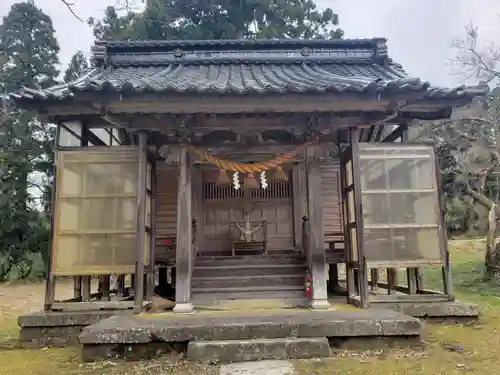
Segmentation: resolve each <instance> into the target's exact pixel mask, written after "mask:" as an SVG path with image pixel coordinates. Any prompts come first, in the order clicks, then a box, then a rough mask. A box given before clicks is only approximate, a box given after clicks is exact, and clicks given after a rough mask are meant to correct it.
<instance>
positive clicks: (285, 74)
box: [11, 38, 484, 100]
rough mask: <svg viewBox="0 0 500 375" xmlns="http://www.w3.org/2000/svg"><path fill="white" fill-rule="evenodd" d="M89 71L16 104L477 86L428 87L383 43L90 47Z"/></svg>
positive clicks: (456, 92)
mask: <svg viewBox="0 0 500 375" xmlns="http://www.w3.org/2000/svg"><path fill="white" fill-rule="evenodd" d="M93 61H94V65H95V66H94V67H93V68H92V69H91V70H90V71H88V72H87V73H86V74H84V75H83V76H82V77H81V78H79V79H78V80H76V81H74V82H71V83H69V84H64V85H58V86H54V87H51V88H49V89H46V90H33V89H28V88H24V89H23V90H22V91H21V92H19V93H16V94H12V95H11V96H12V97H13V98H14V99H17V100H23V99H25V100H63V99H71V98H74V97H75V96H77V93H78V92H103V93H104V92H117V93H134V92H135V93H146V92H155V93H195V94H210V93H215V94H265V93H269V94H272V93H276V94H285V93H306V92H316V93H318V92H319V93H322V92H337V93H342V92H354V93H363V92H369V93H400V92H415V91H418V92H422V95H423V96H424V97H429V98H451V99H454V98H463V97H473V96H475V95H478V94H482V93H484V90H483V89H482V88H477V87H465V86H461V87H456V88H453V89H446V88H437V87H432V86H431V85H430V84H429V83H428V82H423V81H421V80H420V79H418V78H412V77H409V76H408V75H407V74H406V73H405V71H404V70H403V69H402V67H401V66H400V65H398V64H396V63H394V62H393V61H392V60H391V59H389V57H388V55H387V46H386V40H385V39H380V38H377V39H357V40H333V41H332V40H213V41H143V42H97V43H96V45H95V46H94V48H93Z"/></svg>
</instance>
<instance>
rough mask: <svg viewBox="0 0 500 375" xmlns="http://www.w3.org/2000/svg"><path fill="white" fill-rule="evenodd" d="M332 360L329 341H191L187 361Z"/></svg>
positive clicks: (324, 338) (313, 338) (316, 339)
mask: <svg viewBox="0 0 500 375" xmlns="http://www.w3.org/2000/svg"><path fill="white" fill-rule="evenodd" d="M328 356H330V346H329V344H328V339H327V338H326V337H311V338H279V339H254V340H221V341H190V342H189V344H188V350H187V359H188V360H190V361H196V362H201V363H229V362H247V361H261V360H266V359H307V358H320V357H328Z"/></svg>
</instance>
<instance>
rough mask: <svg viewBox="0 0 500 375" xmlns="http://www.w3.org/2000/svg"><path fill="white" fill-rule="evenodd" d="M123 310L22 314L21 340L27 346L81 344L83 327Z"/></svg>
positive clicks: (18, 320) (20, 317) (19, 323)
mask: <svg viewBox="0 0 500 375" xmlns="http://www.w3.org/2000/svg"><path fill="white" fill-rule="evenodd" d="M117 313H120V314H126V312H123V311H120V312H119V311H116V310H115V311H112V310H107V311H106V310H101V311H65V312H59V311H40V312H35V313H31V314H26V315H21V316H19V317H18V319H17V323H18V325H19V327H20V328H21V329H20V333H19V341H20V342H21V343H22V345H23V346H27V347H49V346H50V347H65V346H69V345H77V344H79V341H78V336H79V334H80V332H81V331H82V329H83V328H84V327H85V326H87V325H89V324H94V323H97V322H99V321H101V320H102V319H106V318H109V317H111V316H113V315H114V314H117Z"/></svg>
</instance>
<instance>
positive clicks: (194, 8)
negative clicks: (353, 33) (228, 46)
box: [89, 0, 343, 40]
mask: <svg viewBox="0 0 500 375" xmlns="http://www.w3.org/2000/svg"><path fill="white" fill-rule="evenodd" d="M89 22H90V24H91V25H93V26H94V34H95V37H96V38H97V39H121V40H127V39H132V40H133V39H149V40H152V39H156V40H162V39H235V38H264V39H266V38H267V39H268V38H322V39H324V38H341V37H342V35H343V32H342V30H340V29H339V28H337V26H338V16H337V15H336V14H335V13H334V12H333V11H332V10H331V9H330V8H328V9H326V10H324V11H320V10H318V9H317V6H316V4H315V2H314V0H287V1H280V0H209V1H207V0H148V1H147V2H146V7H145V9H144V11H143V12H133V11H128V12H127V14H125V15H123V16H120V15H119V14H118V12H117V10H116V8H114V7H108V8H107V9H106V12H105V16H104V18H103V19H102V20H100V21H96V20H94V19H91V20H90V21H89Z"/></svg>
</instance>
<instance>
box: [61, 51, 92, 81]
mask: <svg viewBox="0 0 500 375" xmlns="http://www.w3.org/2000/svg"><path fill="white" fill-rule="evenodd" d="M89 66H90V65H89V62H88V60H87V58H86V57H85V56H84V55H83V52H82V51H77V52H76V53H75V54H74V55H73V56H72V57H71V61H70V62H69V64H68V68H67V69H66V71H65V72H64V82H71V81H74V80H75V79H77V78H79V77H81V75H82V74H83V73H84V72H85V70H87V69H88V68H89Z"/></svg>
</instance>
